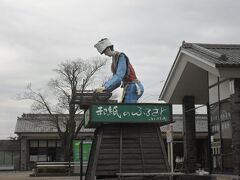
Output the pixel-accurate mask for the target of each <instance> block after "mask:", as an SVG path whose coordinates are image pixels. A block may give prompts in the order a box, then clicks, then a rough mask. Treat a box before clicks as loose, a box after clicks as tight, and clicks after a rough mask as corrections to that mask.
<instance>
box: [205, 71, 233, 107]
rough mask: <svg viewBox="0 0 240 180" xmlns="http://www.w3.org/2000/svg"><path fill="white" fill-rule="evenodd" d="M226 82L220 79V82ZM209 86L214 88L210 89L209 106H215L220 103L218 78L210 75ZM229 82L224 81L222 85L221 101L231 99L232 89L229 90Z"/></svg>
mask: <svg viewBox="0 0 240 180" xmlns="http://www.w3.org/2000/svg"><path fill="white" fill-rule="evenodd" d="M222 80H224V79H223V78H220V79H219V81H222ZM208 82H209V83H208V84H209V87H210V86H212V87H211V88H210V89H209V104H213V103H216V102H218V85H217V83H218V77H217V76H215V75H213V74H211V73H208ZM229 82H230V81H229V80H224V81H223V82H221V83H220V100H224V99H227V98H229V97H230V88H229Z"/></svg>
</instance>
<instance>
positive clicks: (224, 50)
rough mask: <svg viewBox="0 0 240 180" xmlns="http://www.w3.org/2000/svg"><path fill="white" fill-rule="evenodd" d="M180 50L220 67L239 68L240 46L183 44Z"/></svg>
mask: <svg viewBox="0 0 240 180" xmlns="http://www.w3.org/2000/svg"><path fill="white" fill-rule="evenodd" d="M181 49H184V50H186V51H188V52H190V53H191V54H193V55H195V56H198V57H200V58H203V59H205V60H207V61H209V62H211V63H214V64H216V66H217V67H220V66H233V67H234V66H240V44H199V43H186V42H183V44H182V46H181Z"/></svg>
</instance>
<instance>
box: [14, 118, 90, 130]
mask: <svg viewBox="0 0 240 180" xmlns="http://www.w3.org/2000/svg"><path fill="white" fill-rule="evenodd" d="M56 116H58V119H59V126H60V128H61V130H64V129H65V128H64V127H65V126H64V122H65V121H66V120H67V119H68V117H69V115H68V114H58V115H56ZM82 120H83V115H78V116H77V117H76V123H77V126H78V125H79V124H80V122H81V121H82ZM80 132H94V130H93V129H85V128H82V129H81V131H80ZM15 133H16V134H21V133H57V128H56V126H55V125H54V123H53V122H52V121H51V116H50V115H49V114H23V115H22V117H18V119H17V124H16V127H15Z"/></svg>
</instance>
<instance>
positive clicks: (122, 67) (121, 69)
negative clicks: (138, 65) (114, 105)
mask: <svg viewBox="0 0 240 180" xmlns="http://www.w3.org/2000/svg"><path fill="white" fill-rule="evenodd" d="M94 47H95V48H96V49H97V50H98V52H99V53H100V54H105V55H106V56H109V57H112V65H111V71H112V73H113V76H112V78H111V79H110V80H109V81H107V82H106V83H105V84H104V86H103V87H99V88H97V89H96V92H103V91H109V92H111V91H113V90H114V89H116V88H118V87H119V86H120V85H121V84H122V87H123V88H124V89H123V95H122V102H124V103H136V102H137V100H138V99H139V98H140V97H141V96H142V94H143V92H144V87H143V85H142V83H141V82H140V81H139V80H138V79H137V76H136V73H135V71H134V69H133V67H132V65H131V64H130V61H129V59H128V57H127V56H126V55H125V54H124V53H122V52H118V51H115V50H114V48H113V44H112V43H111V42H110V41H109V39H107V38H104V39H101V40H100V41H99V42H98V43H97V44H95V45H94Z"/></svg>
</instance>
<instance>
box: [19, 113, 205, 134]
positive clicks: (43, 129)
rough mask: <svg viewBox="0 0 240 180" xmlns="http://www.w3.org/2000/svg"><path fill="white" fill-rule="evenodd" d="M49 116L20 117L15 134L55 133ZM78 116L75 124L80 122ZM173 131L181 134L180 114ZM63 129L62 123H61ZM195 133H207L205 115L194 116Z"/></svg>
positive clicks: (162, 128)
mask: <svg viewBox="0 0 240 180" xmlns="http://www.w3.org/2000/svg"><path fill="white" fill-rule="evenodd" d="M58 116H59V119H61V121H63V120H64V119H66V118H68V115H67V114H61V115H58ZM49 118H50V115H48V114H23V115H22V117H19V118H18V119H17V124H16V128H15V133H17V134H21V133H57V129H56V127H55V126H54V125H53V124H52V123H51V122H50V121H49ZM82 118H83V117H82V116H79V120H77V121H76V122H77V124H79V123H80V121H81V120H82ZM173 120H174V121H175V123H173V131H174V132H183V116H182V115H180V114H175V115H173ZM61 124H62V125H61V126H62V127H61V128H63V123H61ZM161 130H162V131H163V132H165V131H166V126H163V127H161ZM81 132H94V129H85V128H82V129H81ZM196 132H207V115H200V114H197V115H196Z"/></svg>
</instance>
